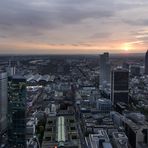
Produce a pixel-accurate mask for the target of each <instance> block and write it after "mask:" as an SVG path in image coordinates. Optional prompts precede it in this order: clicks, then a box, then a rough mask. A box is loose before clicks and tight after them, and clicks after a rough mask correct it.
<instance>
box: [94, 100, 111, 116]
mask: <svg viewBox="0 0 148 148" xmlns="http://www.w3.org/2000/svg"><path fill="white" fill-rule="evenodd" d="M111 107H112V104H111V101H110V100H108V99H98V100H97V101H96V108H97V109H98V110H99V111H100V112H104V113H108V112H110V111H111Z"/></svg>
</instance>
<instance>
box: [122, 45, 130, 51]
mask: <svg viewBox="0 0 148 148" xmlns="http://www.w3.org/2000/svg"><path fill="white" fill-rule="evenodd" d="M121 48H122V50H123V51H125V52H128V51H130V49H131V45H130V44H127V43H125V44H123V45H122V46H121Z"/></svg>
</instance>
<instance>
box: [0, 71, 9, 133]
mask: <svg viewBox="0 0 148 148" xmlns="http://www.w3.org/2000/svg"><path fill="white" fill-rule="evenodd" d="M7 103H8V100H7V73H6V72H0V134H3V132H5V130H6V128H7Z"/></svg>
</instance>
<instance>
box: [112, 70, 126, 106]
mask: <svg viewBox="0 0 148 148" xmlns="http://www.w3.org/2000/svg"><path fill="white" fill-rule="evenodd" d="M128 83H129V72H128V70H126V69H123V68H117V69H114V70H113V71H112V74H111V101H112V104H113V105H116V103H117V102H124V103H126V104H127V103H128V102H129V89H128Z"/></svg>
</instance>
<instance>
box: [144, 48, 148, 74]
mask: <svg viewBox="0 0 148 148" xmlns="http://www.w3.org/2000/svg"><path fill="white" fill-rule="evenodd" d="M145 74H146V75H148V50H147V52H146V54H145Z"/></svg>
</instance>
